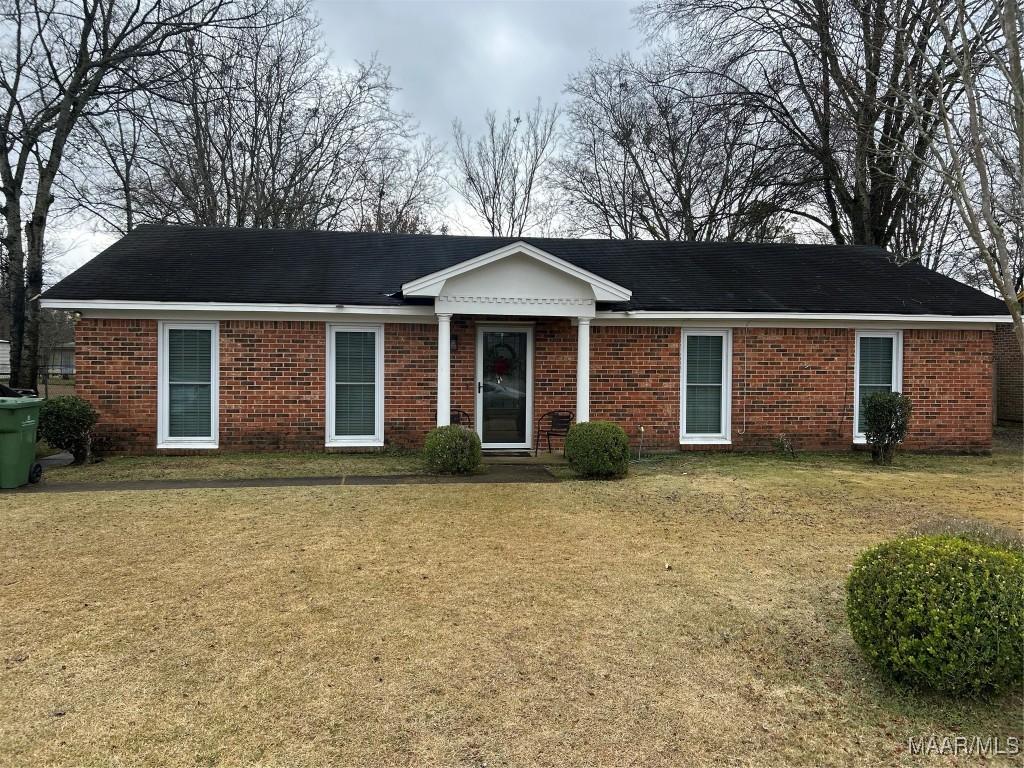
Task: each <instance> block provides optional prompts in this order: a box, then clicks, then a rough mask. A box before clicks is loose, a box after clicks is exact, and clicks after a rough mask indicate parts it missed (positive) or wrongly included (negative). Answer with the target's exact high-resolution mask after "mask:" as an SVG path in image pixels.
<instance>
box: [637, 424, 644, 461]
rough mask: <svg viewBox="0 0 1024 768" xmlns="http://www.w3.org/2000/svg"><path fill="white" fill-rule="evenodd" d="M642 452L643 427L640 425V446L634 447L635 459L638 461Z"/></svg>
mask: <svg viewBox="0 0 1024 768" xmlns="http://www.w3.org/2000/svg"><path fill="white" fill-rule="evenodd" d="M643 452H644V428H643V425H640V447H639V448H637V449H636V460H637V461H640V455H641V454H642V453H643Z"/></svg>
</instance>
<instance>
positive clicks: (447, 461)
mask: <svg viewBox="0 0 1024 768" xmlns="http://www.w3.org/2000/svg"><path fill="white" fill-rule="evenodd" d="M424 453H425V454H426V459H427V468H428V469H429V470H430V471H431V472H438V473H441V474H446V475H464V474H467V473H469V472H472V471H474V470H475V469H476V468H477V467H479V466H480V438H479V437H477V435H476V432H473V431H471V430H469V429H466V428H465V427H460V426H457V425H455V424H452V425H450V426H447V427H437V428H436V429H432V430H431V431H430V434H428V435H427V441H426V444H425V445H424Z"/></svg>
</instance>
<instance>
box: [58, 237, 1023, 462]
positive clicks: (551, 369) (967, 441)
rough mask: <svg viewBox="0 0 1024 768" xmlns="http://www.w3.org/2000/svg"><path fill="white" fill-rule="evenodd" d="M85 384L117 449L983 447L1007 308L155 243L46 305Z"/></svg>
mask: <svg viewBox="0 0 1024 768" xmlns="http://www.w3.org/2000/svg"><path fill="white" fill-rule="evenodd" d="M42 303H43V306H44V307H49V308H53V309H64V310H72V311H74V312H76V313H78V314H77V317H78V322H77V326H76V332H75V349H76V358H77V374H76V389H77V392H78V393H79V394H80V395H81V396H82V397H85V398H86V399H88V400H89V401H91V402H92V403H93V404H94V405H95V406H96V408H97V409H98V410H99V412H100V422H99V426H98V431H99V432H100V433H101V434H103V435H104V436H105V437H106V438H108V439H109V441H110V442H111V443H112V446H113V448H114V449H116V450H120V451H125V452H138V453H141V452H154V451H178V452H180V451H194V450H216V449H221V450H272V449H300V448H301V449H321V450H322V449H365V448H375V447H380V446H385V445H391V446H400V447H417V446H420V445H421V444H422V441H423V439H424V436H425V435H426V433H427V432H428V431H429V430H430V429H431V428H432V427H433V426H435V425H437V424H447V423H449V421H450V420H451V419H452V416H453V414H454V415H456V416H457V417H459V419H460V420H462V421H464V423H468V424H469V425H470V426H473V427H475V429H476V430H477V432H478V433H479V434H480V436H481V439H482V441H483V444H484V446H485V448H492V449H521V448H526V447H529V446H531V445H532V441H533V439H534V432H535V430H536V423H537V420H538V418H540V417H541V416H542V414H544V413H546V412H549V411H552V410H555V409H563V410H568V411H572V412H573V413H574V414H575V418H576V420H578V421H586V420H590V419H607V420H611V421H615V422H618V423H619V424H621V425H622V426H623V427H624V428H625V429H626V431H627V433H628V434H629V435H630V438H631V439H632V440H633V441H634V442H635V441H638V440H639V439H640V437H641V432H642V434H643V441H644V445H645V446H646V447H648V448H662V449H680V448H684V449H695V448H696V449H704V448H714V449H723V448H729V447H732V448H739V449H762V448H769V447H771V446H772V445H773V444H774V443H775V441H776V440H777V439H778V437H779V435H781V434H785V435H786V436H787V437H788V438H789V439H791V440H792V441H793V443H794V445H795V446H796V447H798V448H800V449H811V450H813V449H828V450H836V449H849V448H851V447H853V446H855V445H856V444H857V443H858V442H862V441H863V434H862V422H861V417H860V412H859V411H860V408H859V404H860V402H861V400H862V398H863V397H864V396H866V395H867V394H868V393H871V392H875V391H879V390H901V391H903V392H905V393H907V394H908V395H909V396H910V397H911V398H913V401H914V415H913V420H912V427H911V432H910V435H909V438H908V440H907V447H909V448H913V449H923V450H955V451H984V450H987V449H989V448H990V446H991V440H992V354H993V331H994V328H995V324H996V323H999V322H1005V321H1007V320H1008V317H1007V316H1006V313H1005V311H1004V308H1003V305H1002V304H1001V303H1000V302H999V301H997V300H996V299H994V298H992V297H991V296H988V295H986V294H984V293H981V292H979V291H977V290H974V289H973V288H970V287H967V286H966V285H962V284H960V283H958V282H956V281H954V280H951V279H949V278H947V277H944V276H942V275H939V274H936V273H935V272H932V271H929V270H927V269H925V268H923V267H921V266H918V265H905V266H897V265H896V264H894V263H893V261H892V260H891V258H890V256H889V255H888V254H887V253H886V252H885V251H883V250H881V249H876V248H866V247H853V246H846V247H840V246H816V245H792V244H753V243H666V242H650V241H610V240H570V239H546V238H523V239H509V238H488V237H456V236H439V235H394V234H377V233H340V232H303V231H282V230H249V229H232V228H202V227H188V226H164V225H148V226H142V227H139V228H138V229H136V230H135V231H133V232H132V233H130V234H129V235H127V236H126V237H124V238H123V239H121V240H120V241H118V242H117V243H115V244H114V245H112V246H111V247H110V248H108V249H107V250H105V251H104V252H103V253H101V254H100V255H99V256H97V257H96V258H95V259H93V260H92V261H90V262H88V263H87V264H86V265H85V266H83V267H82V268H81V269H79V270H78V271H76V272H74V273H73V274H71V275H70V276H68V277H67V278H65V279H64V280H62V281H61V282H60V283H58V284H57V285H55V286H54V287H53V288H51V289H49V290H48V291H47V292H46V293H45V294H44V296H43V299H42Z"/></svg>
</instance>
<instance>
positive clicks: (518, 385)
mask: <svg viewBox="0 0 1024 768" xmlns="http://www.w3.org/2000/svg"><path fill="white" fill-rule="evenodd" d="M532 411H533V328H531V327H528V326H518V327H517V326H502V327H498V326H480V327H479V328H478V330H477V344H476V430H477V434H479V435H480V442H481V443H482V444H483V447H484V448H528V447H530V437H531V434H530V433H531V431H532V430H531V424H530V422H531V419H532V417H533V412H532Z"/></svg>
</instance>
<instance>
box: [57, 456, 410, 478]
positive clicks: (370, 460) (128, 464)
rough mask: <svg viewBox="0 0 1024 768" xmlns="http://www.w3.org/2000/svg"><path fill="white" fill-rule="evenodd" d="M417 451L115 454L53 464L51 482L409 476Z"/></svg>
mask: <svg viewBox="0 0 1024 768" xmlns="http://www.w3.org/2000/svg"><path fill="white" fill-rule="evenodd" d="M424 471H425V469H424V467H423V457H422V455H421V454H420V453H418V452H412V451H407V452H403V451H381V452H378V451H374V452H367V453H324V452H323V451H309V452H300V451H295V452H288V451H280V452H270V453H215V454H196V455H191V456H114V457H111V458H107V459H104V460H103V461H100V462H97V463H95V464H82V465H79V466H68V467H50V468H48V469H47V470H46V472H45V477H44V479H45V480H50V481H53V482H61V483H92V482H107V481H118V480H245V479H248V478H266V477H334V476H339V475H406V474H417V473H421V472H424Z"/></svg>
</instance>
